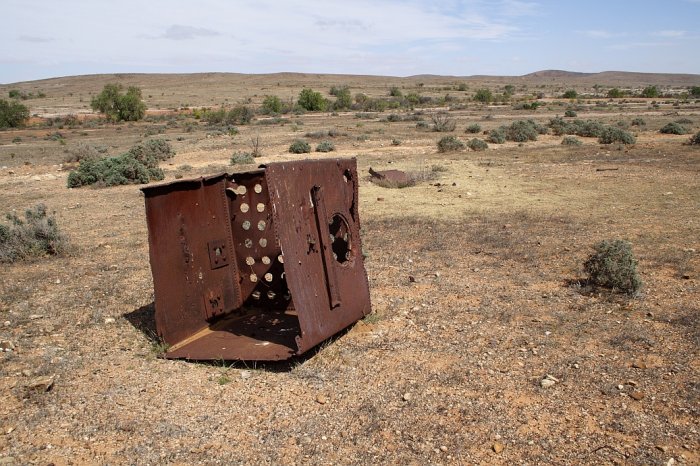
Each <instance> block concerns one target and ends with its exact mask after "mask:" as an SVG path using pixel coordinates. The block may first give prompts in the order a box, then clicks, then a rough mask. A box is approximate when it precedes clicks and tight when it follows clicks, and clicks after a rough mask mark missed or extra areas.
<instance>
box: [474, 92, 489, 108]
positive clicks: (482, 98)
mask: <svg viewBox="0 0 700 466" xmlns="http://www.w3.org/2000/svg"><path fill="white" fill-rule="evenodd" d="M474 100H475V101H477V102H481V103H484V104H487V103H489V102H491V101H492V100H493V94H492V93H491V91H490V90H488V89H478V90H477V91H476V93H475V94H474Z"/></svg>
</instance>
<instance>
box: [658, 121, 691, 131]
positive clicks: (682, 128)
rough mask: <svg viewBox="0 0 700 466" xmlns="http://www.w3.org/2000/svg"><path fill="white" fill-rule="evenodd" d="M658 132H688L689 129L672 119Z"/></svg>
mask: <svg viewBox="0 0 700 466" xmlns="http://www.w3.org/2000/svg"><path fill="white" fill-rule="evenodd" d="M659 132H661V133H663V134H688V133H689V132H690V131H688V129H687V128H686V127H685V126H682V125H679V124H678V123H676V122H675V121H674V122H671V123H668V124H666V125H665V126H664V127H663V128H661V129H660V130H659Z"/></svg>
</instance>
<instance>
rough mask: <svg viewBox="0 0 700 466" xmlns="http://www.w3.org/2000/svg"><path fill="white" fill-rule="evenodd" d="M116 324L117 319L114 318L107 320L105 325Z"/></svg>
mask: <svg viewBox="0 0 700 466" xmlns="http://www.w3.org/2000/svg"><path fill="white" fill-rule="evenodd" d="M114 322H116V319H115V318H114V317H107V318H105V324H113V323H114Z"/></svg>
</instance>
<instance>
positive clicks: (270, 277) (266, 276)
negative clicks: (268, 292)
mask: <svg viewBox="0 0 700 466" xmlns="http://www.w3.org/2000/svg"><path fill="white" fill-rule="evenodd" d="M265 281H266V282H271V281H272V274H271V273H270V272H268V273H266V274H265Z"/></svg>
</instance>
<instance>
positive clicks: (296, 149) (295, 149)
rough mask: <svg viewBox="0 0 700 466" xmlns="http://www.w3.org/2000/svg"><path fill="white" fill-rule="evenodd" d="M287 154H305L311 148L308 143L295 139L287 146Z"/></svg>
mask: <svg viewBox="0 0 700 466" xmlns="http://www.w3.org/2000/svg"><path fill="white" fill-rule="evenodd" d="M289 152H291V153H292V154H305V153H308V152H311V146H310V145H309V143H308V142H306V141H302V140H301V139H297V140H295V141H294V142H292V144H291V145H290V146H289Z"/></svg>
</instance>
